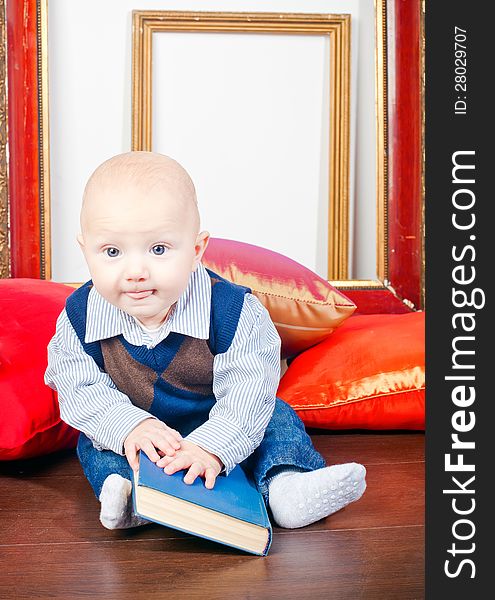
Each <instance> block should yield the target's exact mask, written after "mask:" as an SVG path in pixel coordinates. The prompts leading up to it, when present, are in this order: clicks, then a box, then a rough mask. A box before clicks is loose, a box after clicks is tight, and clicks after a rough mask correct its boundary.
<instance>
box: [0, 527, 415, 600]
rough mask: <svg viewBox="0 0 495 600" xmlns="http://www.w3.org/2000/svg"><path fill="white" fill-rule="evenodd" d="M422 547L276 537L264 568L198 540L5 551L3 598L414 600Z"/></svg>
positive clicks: (394, 534)
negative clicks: (391, 599)
mask: <svg viewBox="0 0 495 600" xmlns="http://www.w3.org/2000/svg"><path fill="white" fill-rule="evenodd" d="M399 532H400V533H399ZM423 543H424V530H423V528H422V527H402V528H400V529H397V528H390V529H378V530H377V529H372V530H369V529H368V530H354V531H332V532H329V531H327V532H322V533H315V532H313V533H310V532H303V531H299V532H286V533H276V534H275V536H274V541H273V545H272V549H271V551H270V554H269V555H268V557H266V558H260V557H254V556H249V555H244V554H241V553H239V552H237V551H235V550H233V549H229V548H226V547H223V546H220V545H218V544H214V543H213V542H208V541H206V540H198V541H194V542H193V540H192V539H174V540H163V539H161V540H146V539H140V540H137V539H136V540H134V541H133V543H128V541H127V540H122V541H119V542H116V541H114V542H110V543H104V542H87V543H72V544H54V545H47V544H28V545H17V546H13V547H8V548H6V547H5V546H4V547H0V557H1V558H0V559H1V562H2V565H3V568H2V570H1V571H0V597H2V598H19V599H24V598H40V597H41V598H63V599H64V600H70V599H71V598H79V597H81V596H84V597H89V598H96V597H98V598H107V599H111V598H118V599H122V600H125V599H131V598H132V599H135V598H146V599H154V598H164V597H170V596H171V595H172V596H173V595H174V594H175V596H176V597H180V598H188V599H189V598H191V599H195V598H203V599H217V598H218V599H225V598H235V599H236V600H237V599H243V598H250V599H255V598H259V599H263V600H265V599H271V598H277V599H279V598H311V599H318V598H325V599H327V598H338V599H339V600H346V599H353V600H355V599H359V598H363V599H366V600H375V599H376V600H383V598H387V599H388V598H401V600H412V599H417V598H421V597H423V588H424V585H423Z"/></svg>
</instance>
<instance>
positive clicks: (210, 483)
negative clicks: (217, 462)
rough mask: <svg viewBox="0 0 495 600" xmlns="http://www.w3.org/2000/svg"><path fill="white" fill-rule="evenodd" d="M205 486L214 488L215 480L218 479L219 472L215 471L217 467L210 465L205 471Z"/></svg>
mask: <svg viewBox="0 0 495 600" xmlns="http://www.w3.org/2000/svg"><path fill="white" fill-rule="evenodd" d="M205 479H206V481H205V487H206V488H208V489H209V490H212V489H213V487H214V485H215V481H216V480H217V472H216V471H215V469H214V468H213V467H208V468H207V469H206V471H205Z"/></svg>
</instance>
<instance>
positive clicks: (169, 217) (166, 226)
mask: <svg viewBox="0 0 495 600" xmlns="http://www.w3.org/2000/svg"><path fill="white" fill-rule="evenodd" d="M208 238H209V235H208V233H207V232H206V231H203V232H200V231H199V213H198V207H197V203H196V193H195V190H194V185H193V182H192V181H191V178H190V177H189V175H188V174H187V172H186V171H185V170H184V169H183V167H181V166H180V165H179V163H177V162H176V161H175V160H173V159H172V158H169V157H168V156H164V155H162V154H157V153H154V152H127V153H125V154H119V155H117V156H114V157H113V158H110V159H109V160H107V161H106V162H104V163H103V164H102V165H100V166H99V167H98V168H97V169H96V171H95V172H94V173H93V174H92V175H91V177H90V178H89V180H88V183H87V184H86V188H85V190H84V196H83V204H82V209H81V233H80V234H79V236H78V241H79V244H80V245H81V248H82V250H83V253H84V257H85V259H86V262H87V264H88V267H89V271H90V273H91V278H92V280H93V284H94V286H95V287H96V289H97V290H98V292H99V293H100V294H101V295H102V296H103V297H104V298H105V299H106V300H107V301H108V302H110V303H111V304H113V305H114V306H117V307H118V308H120V309H122V310H123V311H125V312H126V313H128V314H130V315H132V316H134V317H136V318H137V319H139V321H141V323H143V325H145V326H148V327H155V326H157V325H159V324H160V323H161V322H163V320H164V319H165V318H166V316H167V314H168V311H169V309H170V307H171V306H172V305H173V304H174V303H175V302H176V301H177V300H178V298H179V297H180V296H181V294H182V293H183V292H184V290H185V289H186V287H187V284H188V281H189V277H190V275H191V273H192V271H194V270H195V269H196V268H197V266H198V264H199V262H200V260H201V257H202V256H203V253H204V251H205V249H206V246H207V244H208Z"/></svg>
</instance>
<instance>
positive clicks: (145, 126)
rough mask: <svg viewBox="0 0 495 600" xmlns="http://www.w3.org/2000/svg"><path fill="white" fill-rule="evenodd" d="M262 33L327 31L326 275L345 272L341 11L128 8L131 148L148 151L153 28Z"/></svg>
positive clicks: (345, 54) (345, 68) (345, 73)
mask: <svg viewBox="0 0 495 600" xmlns="http://www.w3.org/2000/svg"><path fill="white" fill-rule="evenodd" d="M159 32H187V33H191V32H193V33H198V32H204V33H240V34H249V33H256V34H259V33H267V34H278V35H291V34H292V35H294V34H298V35H301V34H304V35H319V36H328V38H329V41H330V44H329V65H330V73H329V75H330V95H329V98H330V101H329V112H330V115H329V117H330V119H329V125H330V127H329V129H330V131H329V146H330V147H329V164H328V176H329V197H328V208H329V219H328V240H329V242H328V279H347V277H348V272H349V265H348V256H349V122H350V93H349V86H350V32H351V19H350V15H347V14H335V15H330V14H290V13H282V14H281V13H231V12H228V13H227V12H222V13H220V12H176V11H139V10H136V11H133V51H132V91H133V96H132V149H133V150H147V151H151V150H152V148H153V145H152V101H153V98H152V61H153V55H152V46H153V43H152V41H153V34H155V33H159Z"/></svg>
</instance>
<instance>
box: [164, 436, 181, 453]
mask: <svg viewBox="0 0 495 600" xmlns="http://www.w3.org/2000/svg"><path fill="white" fill-rule="evenodd" d="M164 438H165V440H166V442H167V444H168V445H169V446H170V448H172V449H173V450H179V449H180V441H179V440H178V439H177V438H176V437H174V436H173V435H172V434H171V433H170V432H166V433H165V436H164Z"/></svg>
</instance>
